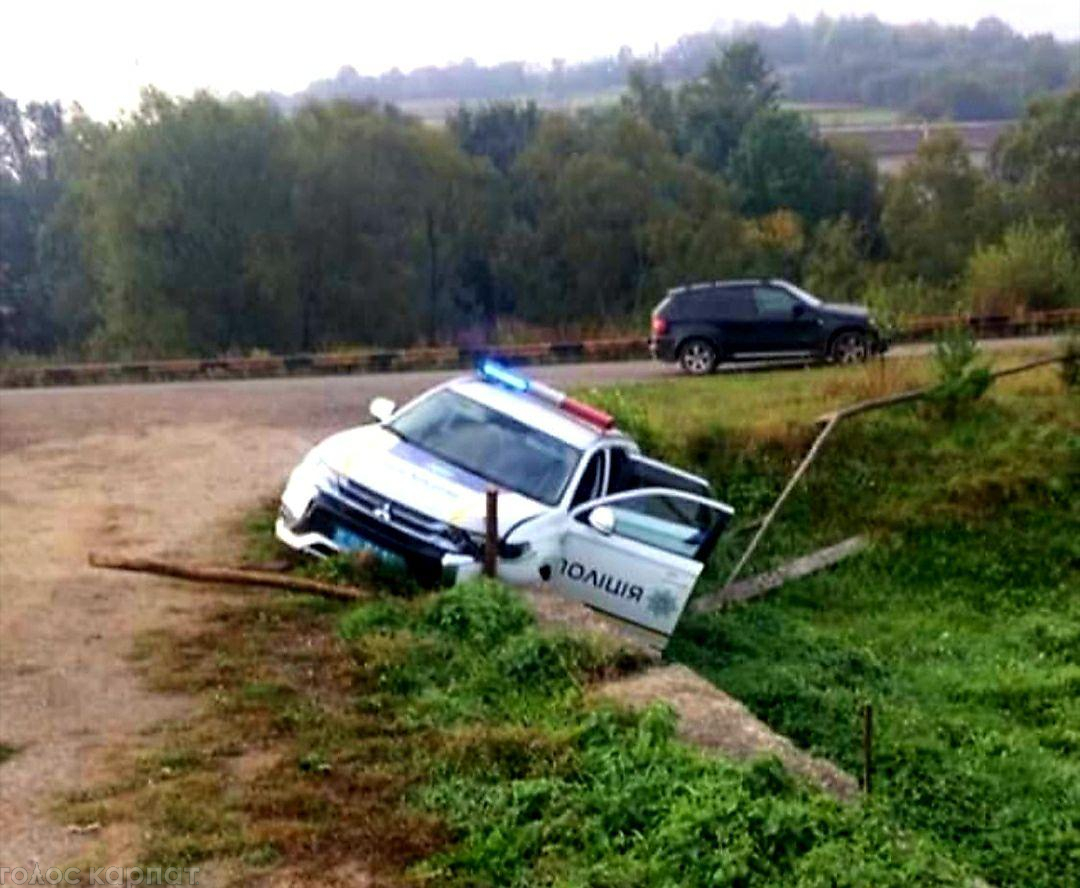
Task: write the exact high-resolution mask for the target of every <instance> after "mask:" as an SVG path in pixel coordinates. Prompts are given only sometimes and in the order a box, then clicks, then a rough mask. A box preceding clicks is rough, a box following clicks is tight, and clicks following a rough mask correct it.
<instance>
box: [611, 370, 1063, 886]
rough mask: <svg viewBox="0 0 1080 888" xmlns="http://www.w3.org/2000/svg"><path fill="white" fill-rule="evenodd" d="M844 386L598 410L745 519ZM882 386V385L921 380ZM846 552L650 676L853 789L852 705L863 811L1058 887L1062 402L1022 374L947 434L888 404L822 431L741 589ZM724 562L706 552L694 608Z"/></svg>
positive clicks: (989, 872)
mask: <svg viewBox="0 0 1080 888" xmlns="http://www.w3.org/2000/svg"><path fill="white" fill-rule="evenodd" d="M1004 362H1005V363H1010V362H1012V361H1011V360H1010V359H1004ZM844 372H845V371H840V370H835V371H825V372H823V373H821V374H820V375H815V374H811V373H788V374H775V375H770V376H769V377H768V378H762V377H756V378H755V377H743V378H739V379H736V378H723V377H720V378H713V379H708V380H702V381H689V382H688V383H686V384H683V383H682V381H678V382H669V383H667V384H666V385H665V387H664V392H663V398H660V397H658V395H659V394H660V392H658V391H655V387H654V386H641V387H627V388H625V389H623V390H622V391H621V392H620V393H619V394H612V393H611V392H608V393H607V394H606V395H605V396H604V398H605V402H606V403H607V404H608V406H614V407H615V408H616V409H617V410H619V411H622V412H623V414H624V415H627V416H629V418H630V422H631V423H636V424H637V425H638V426H639V427H643V428H644V429H645V432H646V435H650V434H651V435H652V436H653V438H654V443H655V445H656V446H657V447H658V448H659V450H660V451H661V452H663V453H664V455H666V456H668V457H670V458H674V459H678V460H679V461H681V462H683V463H684V464H689V465H691V466H695V467H697V468H698V469H700V470H702V471H704V472H706V473H707V474H708V475H710V476H711V477H712V478H713V480H714V481H715V483H716V484H717V486H718V488H719V490H720V491H721V494H722V495H723V496H724V497H725V498H727V499H728V500H729V501H731V502H732V503H733V504H734V505H735V506H736V508H737V510H738V512H739V513H741V517H743V518H746V517H752V516H754V515H757V514H760V513H761V512H762V511H763V510H764V509H765V508H766V507H767V505H768V503H769V502H770V500H771V498H772V497H773V496H774V495H775V493H776V492H777V491H778V490H779V488H780V486H781V485H782V483H783V481H784V478H785V477H786V475H787V474H788V473H789V472H790V470H791V468H792V465H793V462H794V461H795V460H796V459H797V458H798V455H799V453H800V452H801V450H802V448H804V447H805V445H806V443H807V442H808V440H809V438H810V437H811V435H812V429H811V428H810V426H809V425H808V424H807V423H806V419H807V418H808V417H809V416H811V415H814V414H815V413H816V412H818V411H820V410H821V409H822V408H823V407H824V406H826V404H827V402H832V401H839V402H843V401H853V400H856V399H857V396H858V395H859V394H861V393H863V394H866V393H870V392H861V393H860V391H859V390H860V389H865V387H866V381H865V379H863V378H861V374H862V373H863V371H854V372H852V373H849V374H848V380H849V381H848V382H847V383H846V385H847V386H848V390H847V391H845V390H844V388H845V382H844V380H843V377H842V376H841V374H842V373H844ZM902 372H903V374H904V375H905V376H907V377H908V379H904V380H895V382H896V383H897V384H896V385H895V386H894V387H896V388H904V387H907V385H906V384H907V383H908V382H911V381H913V380H915V379H916V378H918V377H920V376H922V377H926V375H927V373H928V371H927V369H926V368H925V367H915V366H912V367H910V368H908V369H907V370H905V371H902ZM900 383H903V384H900ZM703 401H704V402H705V403H707V404H708V405H709V407H703V406H702V402H703ZM828 406H835V405H834V404H832V403H828ZM709 408H711V409H709ZM858 532H869V533H871V535H872V537H873V539H874V545H873V546H872V548H871V550H870V551H869V552H868V553H867V554H865V555H862V556H859V557H858V558H856V559H854V560H852V561H850V562H847V563H845V564H843V565H841V566H839V567H838V568H837V569H835V570H833V571H831V572H829V573H826V574H821V575H817V576H815V577H811V578H808V579H805V580H803V581H800V582H798V583H794V584H791V585H790V586H788V587H786V588H785V589H784V590H782V591H781V592H779V593H777V594H774V595H772V596H771V597H769V598H767V599H765V600H761V601H757V602H754V603H751V604H748V605H745V606H742V607H737V608H734V609H730V610H727V611H724V612H722V613H717V614H712V615H708V616H702V617H696V618H691V619H687V620H685V621H684V622H683V624H682V626H681V628H680V632H679V634H678V636H677V637H676V639H675V640H674V642H673V644H672V646H671V648H670V649H669V653H670V656H672V657H673V658H675V659H677V660H680V661H683V662H686V663H687V664H689V665H691V666H692V667H694V668H695V669H698V670H699V671H701V672H702V673H703V674H705V675H706V676H708V677H709V678H710V679H711V680H713V681H714V682H716V683H717V684H718V685H719V686H721V687H723V688H724V689H725V690H727V691H729V692H731V693H732V694H734V695H735V696H737V697H739V698H740V699H741V700H743V701H744V702H745V703H747V705H749V706H750V708H751V709H752V710H753V711H754V712H755V713H756V714H757V715H759V716H760V717H761V718H763V719H764V720H765V721H767V722H768V723H769V724H770V725H772V726H773V727H775V728H776V729H777V730H779V731H781V732H783V733H786V734H788V735H789V736H791V737H792V738H793V739H795V741H796V742H798V743H799V744H801V745H803V746H805V747H808V748H810V749H812V750H813V751H815V752H816V753H818V754H821V755H824V756H826V757H829V758H831V759H833V760H834V761H836V762H837V763H839V764H840V765H842V766H843V767H845V768H848V769H849V770H851V771H853V772H855V771H858V769H859V767H860V735H859V730H860V725H859V721H858V711H859V708H860V706H861V705H862V704H863V703H864V702H871V703H872V704H873V705H874V708H875V714H876V715H875V717H876V724H877V732H876V748H877V756H876V768H877V782H876V791H875V805H876V806H877V808H878V810H879V811H880V812H881V813H882V814H883V815H884V816H886V817H887V818H888V819H889V821H890V822H891V824H892V825H893V826H894V827H895V828H897V829H903V830H906V831H908V832H909V834H912V835H915V836H918V837H919V838H920V839H921V840H923V841H926V842H927V843H929V844H930V845H931V846H932V847H935V848H937V849H939V850H940V851H941V852H942V853H945V854H948V855H949V856H950V857H952V859H953V860H955V861H958V862H960V863H962V864H964V865H966V866H969V867H971V869H972V870H974V871H975V872H978V873H979V874H980V875H981V876H982V877H983V878H986V879H988V880H989V881H990V882H992V883H994V884H999V885H1046V886H1050V885H1063V884H1077V883H1080V654H1078V651H1080V572H1078V568H1080V401H1078V400H1077V395H1076V394H1075V393H1066V392H1065V391H1064V390H1063V387H1062V385H1061V383H1060V381H1059V380H1058V378H1057V376H1056V375H1055V373H1054V371H1053V370H1045V371H1038V372H1036V373H1033V374H1032V375H1031V376H1028V377H1024V376H1020V377H1015V378H1012V379H1010V380H1009V381H1007V382H1005V383H1004V384H1000V385H999V386H998V387H996V388H995V389H992V390H991V393H990V395H988V396H987V397H986V398H985V399H984V400H982V401H980V402H977V403H976V404H974V405H972V406H971V407H969V408H968V409H967V410H966V411H965V412H964V413H963V414H962V415H961V416H960V417H959V418H958V419H957V420H956V421H955V422H951V423H950V422H945V421H944V420H943V419H941V418H940V416H939V415H937V414H936V412H935V411H932V410H931V409H928V408H926V407H917V406H909V407H898V408H895V409H893V410H890V411H887V412H883V413H880V414H874V415H868V416H865V417H862V418H860V419H857V420H854V421H852V422H851V423H850V424H847V425H845V426H842V427H841V428H840V430H839V431H838V433H837V435H836V437H835V439H834V440H832V441H831V442H830V443H829V444H828V445H827V447H826V449H825V451H824V453H823V455H822V457H821V458H820V460H819V462H817V463H815V465H814V467H813V468H812V469H811V471H810V473H809V474H808V476H807V479H806V483H805V484H804V485H803V486H802V487H801V488H800V489H799V490H798V492H797V493H796V494H795V495H793V497H792V499H791V500H790V501H789V503H788V505H787V506H786V507H785V509H784V511H783V512H782V515H781V518H780V519H779V521H778V523H777V525H776V526H775V530H774V531H773V532H772V533H771V535H770V536H769V537H768V538H767V539H768V542H767V544H766V545H765V546H764V548H763V551H761V552H760V553H759V554H758V555H757V556H755V558H754V561H753V564H752V566H751V570H756V569H761V568H764V567H767V566H770V565H772V564H774V563H776V562H777V561H779V560H782V559H783V558H786V557H790V556H792V555H795V554H802V553H805V552H806V551H809V550H810V549H812V548H814V547H815V546H818V545H824V544H827V543H831V542H835V541H837V540H839V539H841V538H843V537H845V536H847V535H850V534H852V533H858ZM745 542H746V537H745V535H744V536H742V537H741V538H740V537H739V536H738V535H735V537H734V538H732V539H731V540H730V541H729V544H728V546H727V547H726V548H724V549H722V550H721V551H720V552H719V553H718V555H717V558H716V563H715V564H714V565H712V566H711V570H710V571H709V576H710V577H711V578H712V579H711V580H710V579H707V580H706V582H705V583H703V590H702V591H709V589H710V588H714V587H715V584H716V579H715V578H716V577H718V576H723V575H724V571H725V569H726V568H727V567H729V566H730V564H731V563H732V558H734V557H735V555H736V554H737V552H738V550H739V549H740V547H741V546H742V545H745Z"/></svg>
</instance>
